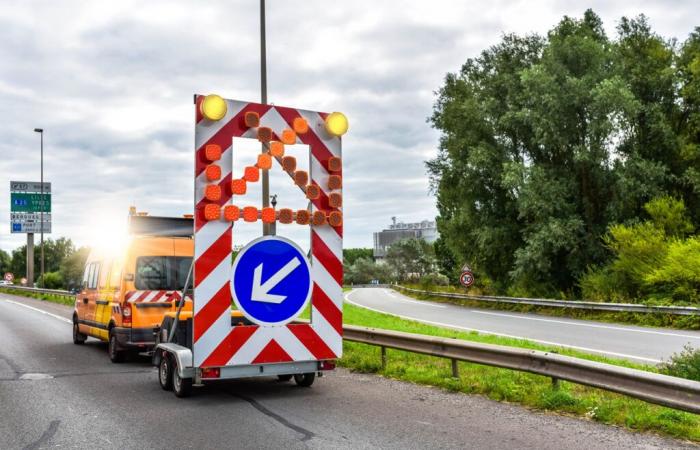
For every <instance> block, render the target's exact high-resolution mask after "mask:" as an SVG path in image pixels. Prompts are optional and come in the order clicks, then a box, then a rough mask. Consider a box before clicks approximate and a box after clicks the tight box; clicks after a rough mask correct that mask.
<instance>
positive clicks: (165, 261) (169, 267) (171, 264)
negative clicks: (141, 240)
mask: <svg viewBox="0 0 700 450" xmlns="http://www.w3.org/2000/svg"><path fill="white" fill-rule="evenodd" d="M191 264H192V258H189V257H183V256H141V257H139V258H137V259H136V280H135V284H136V289H138V290H140V291H149V290H163V291H179V290H182V288H183V287H185V279H186V278H187V273H188V272H189V270H190V265H191ZM190 287H192V281H190Z"/></svg>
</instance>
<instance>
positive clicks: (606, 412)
mask: <svg viewBox="0 0 700 450" xmlns="http://www.w3.org/2000/svg"><path fill="white" fill-rule="evenodd" d="M343 322H344V323H347V324H354V325H362V326H367V327H373V328H382V329H388V330H397V331H405V332H409V333H418V334H424V335H431V336H442V337H451V338H457V339H464V340H469V341H475V342H485V343H489V344H499V345H508V346H512V347H521V348H529V349H536V350H544V351H551V350H556V351H557V352H558V353H560V354H563V355H569V356H574V357H577V358H584V359H588V360H592V361H600V362H605V363H609V364H615V365H619V366H624V367H631V368H636V369H643V370H648V371H652V372H658V370H657V369H656V368H655V367H652V366H645V365H640V364H636V363H632V362H628V361H623V360H615V359H610V358H606V357H603V356H598V355H591V354H587V353H584V352H580V351H576V350H571V349H565V348H556V349H555V348H553V347H549V346H545V345H541V344H537V343H533V342H529V341H526V340H518V339H509V338H503V337H498V336H490V335H480V334H477V333H475V332H460V331H452V330H449V329H445V328H440V327H435V326H431V325H425V324H422V323H419V322H415V321H410V320H404V319H400V318H397V317H394V316H390V315H387V314H381V313H377V312H373V311H370V310H366V309H364V308H360V307H356V306H354V305H350V304H347V303H346V304H345V305H344V311H343ZM343 348H344V354H343V357H342V358H341V359H340V360H339V361H338V364H339V365H340V366H343V367H346V368H348V369H350V370H352V371H357V372H363V373H375V374H378V375H382V376H385V377H390V378H395V379H399V380H404V381H409V382H413V383H418V384H425V385H431V386H437V387H440V388H443V389H447V390H450V391H454V392H463V393H467V394H480V395H484V396H486V397H488V398H490V399H493V400H497V401H505V402H513V403H519V404H521V405H523V406H526V407H528V408H533V409H537V410H547V411H555V412H558V413H563V414H567V415H575V416H580V417H585V418H588V419H590V420H595V421H598V422H602V423H606V424H610V425H617V426H624V427H626V428H628V429H632V430H638V431H649V432H655V433H659V434H663V435H667V436H672V437H676V438H681V439H687V440H691V441H695V442H700V415H697V414H691V413H686V412H682V411H677V410H673V409H669V408H665V407H661V406H657V405H652V404H650V403H646V402H643V401H641V400H636V399H632V398H630V397H625V396H623V395H619V394H614V393H611V392H607V391H604V390H600V389H595V388H590V387H586V386H580V385H577V384H574V383H569V382H563V381H562V382H560V383H559V386H558V387H557V388H555V387H554V386H553V385H552V381H551V379H550V378H547V377H544V376H540V375H533V374H530V373H525V372H518V371H514V370H509V369H500V368H496V367H489V366H484V365H479V364H472V363H466V362H460V363H458V366H459V378H453V377H452V370H451V362H450V360H449V359H444V358H437V357H432V356H426V355H419V354H415V353H410V352H404V351H400V350H393V349H387V364H386V367H385V368H382V365H381V356H380V349H379V347H375V346H370V345H365V344H359V343H354V342H345V343H344V345H343Z"/></svg>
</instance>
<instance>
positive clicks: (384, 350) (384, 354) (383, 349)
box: [381, 345, 386, 370]
mask: <svg viewBox="0 0 700 450" xmlns="http://www.w3.org/2000/svg"><path fill="white" fill-rule="evenodd" d="M381 350H382V370H384V369H386V347H384V346H383V345H382V346H381Z"/></svg>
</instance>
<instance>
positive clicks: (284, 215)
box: [279, 208, 294, 223]
mask: <svg viewBox="0 0 700 450" xmlns="http://www.w3.org/2000/svg"><path fill="white" fill-rule="evenodd" d="M279 221H280V222H281V223H292V222H293V221H294V211H292V210H291V209H289V208H282V209H280V212H279Z"/></svg>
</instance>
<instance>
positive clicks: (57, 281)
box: [37, 272, 63, 289]
mask: <svg viewBox="0 0 700 450" xmlns="http://www.w3.org/2000/svg"><path fill="white" fill-rule="evenodd" d="M37 283H39V284H41V277H39V279H38V280H37ZM43 287H44V288H45V289H60V288H62V287H63V277H62V276H61V273H60V272H48V273H45V274H44V286H43Z"/></svg>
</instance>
